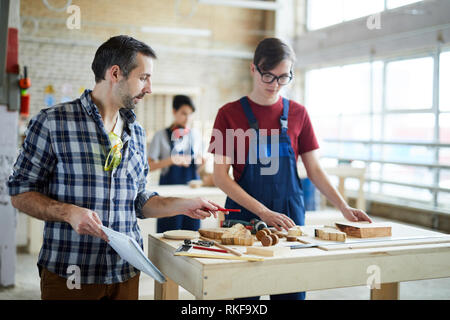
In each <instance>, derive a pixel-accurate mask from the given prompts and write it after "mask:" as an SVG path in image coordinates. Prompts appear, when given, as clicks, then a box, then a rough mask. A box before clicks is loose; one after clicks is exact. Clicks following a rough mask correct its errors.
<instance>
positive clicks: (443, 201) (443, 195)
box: [438, 192, 450, 210]
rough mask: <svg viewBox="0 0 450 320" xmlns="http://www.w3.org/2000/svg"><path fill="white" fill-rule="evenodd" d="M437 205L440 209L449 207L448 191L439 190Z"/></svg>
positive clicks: (449, 194) (449, 195) (449, 196)
mask: <svg viewBox="0 0 450 320" xmlns="http://www.w3.org/2000/svg"><path fill="white" fill-rule="evenodd" d="M438 205H439V207H441V208H442V209H445V210H448V209H450V193H449V192H439V195H438Z"/></svg>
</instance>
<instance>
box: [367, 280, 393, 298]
mask: <svg viewBox="0 0 450 320" xmlns="http://www.w3.org/2000/svg"><path fill="white" fill-rule="evenodd" d="M399 298H400V283H399V282H391V283H382V284H381V285H380V289H375V288H374V289H370V299H371V300H398V299H399Z"/></svg>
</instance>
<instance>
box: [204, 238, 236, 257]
mask: <svg viewBox="0 0 450 320" xmlns="http://www.w3.org/2000/svg"><path fill="white" fill-rule="evenodd" d="M200 239H203V240H208V241H212V242H214V245H215V246H216V247H218V248H222V249H225V250H227V252H229V253H232V254H234V255H236V256H239V257H240V256H242V253H240V252H239V251H236V250H234V249H231V248H228V247H225V246H224V245H221V244H220V243H217V241H214V240H212V239H208V238H206V237H203V236H200Z"/></svg>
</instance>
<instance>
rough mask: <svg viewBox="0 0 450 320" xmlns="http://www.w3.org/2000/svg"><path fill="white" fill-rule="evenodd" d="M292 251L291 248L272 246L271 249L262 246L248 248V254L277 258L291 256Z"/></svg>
mask: <svg viewBox="0 0 450 320" xmlns="http://www.w3.org/2000/svg"><path fill="white" fill-rule="evenodd" d="M290 251H291V249H290V248H289V247H284V246H271V247H260V246H252V247H247V251H246V254H254V255H257V256H264V257H275V256H282V255H286V254H289V252H290Z"/></svg>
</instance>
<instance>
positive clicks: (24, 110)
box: [19, 66, 31, 117]
mask: <svg viewBox="0 0 450 320" xmlns="http://www.w3.org/2000/svg"><path fill="white" fill-rule="evenodd" d="M19 87H20V89H21V90H20V115H21V116H23V117H28V115H29V114H30V94H29V93H28V89H29V88H30V87H31V79H30V78H28V70H27V67H26V66H25V67H23V77H22V78H21V79H20V80H19Z"/></svg>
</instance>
